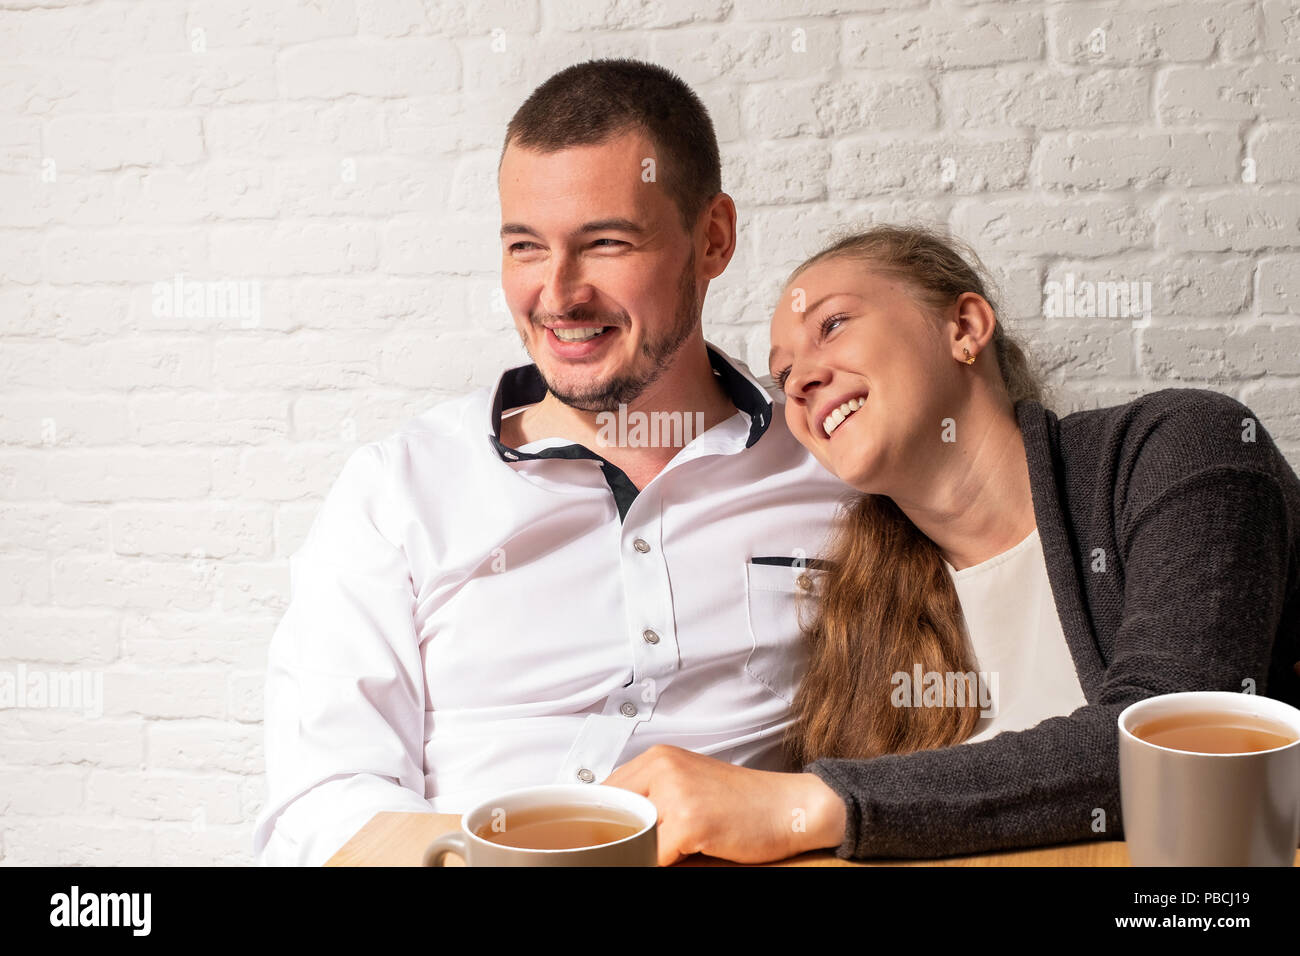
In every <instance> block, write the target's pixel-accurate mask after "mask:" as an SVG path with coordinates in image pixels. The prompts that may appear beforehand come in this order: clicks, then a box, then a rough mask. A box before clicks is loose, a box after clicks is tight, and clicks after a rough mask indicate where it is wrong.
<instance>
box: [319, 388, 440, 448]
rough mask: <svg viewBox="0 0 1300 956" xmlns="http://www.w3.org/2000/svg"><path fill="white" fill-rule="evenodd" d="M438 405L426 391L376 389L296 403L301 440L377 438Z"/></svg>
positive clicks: (360, 439) (321, 396)
mask: <svg viewBox="0 0 1300 956" xmlns="http://www.w3.org/2000/svg"><path fill="white" fill-rule="evenodd" d="M433 404H435V403H434V402H433V401H431V400H430V399H429V396H428V395H427V394H425V393H423V392H416V393H414V394H376V393H374V392H373V391H370V390H366V391H364V392H343V393H341V394H325V395H313V394H306V395H302V396H300V397H298V398H297V399H295V400H294V403H293V432H294V438H295V439H296V440H297V441H326V442H333V441H343V442H368V441H377V440H378V439H381V438H383V437H385V436H387V435H391V434H392V433H393V432H395V431H397V429H398V428H400V427H401V426H402V425H404V424H405V423H406V422H407V421H409V420H410V419H412V418H414V417H415V416H416V415H418V414H420V413H421V412H423V411H425V410H427V409H428V408H429V407H431V406H432V405H433Z"/></svg>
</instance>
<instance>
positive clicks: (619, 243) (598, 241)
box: [592, 239, 627, 246]
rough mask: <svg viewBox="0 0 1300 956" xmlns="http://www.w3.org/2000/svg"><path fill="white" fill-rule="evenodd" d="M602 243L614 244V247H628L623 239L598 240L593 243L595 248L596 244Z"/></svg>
mask: <svg viewBox="0 0 1300 956" xmlns="http://www.w3.org/2000/svg"><path fill="white" fill-rule="evenodd" d="M600 242H612V243H614V245H616V246H626V245H627V243H626V242H624V241H623V240H621V239H597V240H596V242H593V243H592V245H593V246H594V245H596V243H600Z"/></svg>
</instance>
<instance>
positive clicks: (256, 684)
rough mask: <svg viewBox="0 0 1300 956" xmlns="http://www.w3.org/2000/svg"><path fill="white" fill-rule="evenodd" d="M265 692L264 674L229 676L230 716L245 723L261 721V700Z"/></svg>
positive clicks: (260, 672) (259, 672)
mask: <svg viewBox="0 0 1300 956" xmlns="http://www.w3.org/2000/svg"><path fill="white" fill-rule="evenodd" d="M265 692H266V674H265V673H264V672H262V671H258V672H256V673H252V674H231V675H230V716H231V717H232V718H234V719H235V720H239V721H243V722H245V723H254V722H260V721H261V720H262V716H263V714H262V710H263V700H264V697H265Z"/></svg>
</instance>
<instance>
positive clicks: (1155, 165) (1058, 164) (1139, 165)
mask: <svg viewBox="0 0 1300 956" xmlns="http://www.w3.org/2000/svg"><path fill="white" fill-rule="evenodd" d="M1238 149H1239V145H1238V140H1237V137H1236V135H1235V134H1232V133H1228V132H1220V131H1207V132H1199V133H1191V132H1175V133H1132V132H1123V133H1112V132H1109V131H1090V132H1087V133H1047V134H1044V136H1043V137H1042V139H1041V140H1040V141H1039V144H1038V149H1037V151H1036V152H1035V154H1034V175H1035V178H1036V179H1037V181H1038V182H1040V183H1041V184H1042V185H1044V186H1046V187H1048V188H1061V187H1072V188H1075V189H1088V190H1101V189H1149V188H1151V187H1153V186H1213V185H1220V184H1226V183H1235V182H1237V181H1238V178H1239V175H1240V169H1239V168H1238V165H1237V153H1238Z"/></svg>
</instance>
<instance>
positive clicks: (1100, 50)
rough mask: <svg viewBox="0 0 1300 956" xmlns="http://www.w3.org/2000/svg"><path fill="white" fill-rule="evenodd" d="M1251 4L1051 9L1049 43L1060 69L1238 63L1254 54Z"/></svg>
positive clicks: (1176, 4) (1062, 6)
mask: <svg viewBox="0 0 1300 956" xmlns="http://www.w3.org/2000/svg"><path fill="white" fill-rule="evenodd" d="M1256 19H1257V18H1256V12H1255V5H1254V4H1253V3H1186V2H1180V3H1167V4H1164V5H1162V6H1144V7H1143V8H1142V9H1141V10H1134V9H1127V8H1125V7H1124V6H1122V5H1120V4H1117V3H1106V4H1091V3H1090V4H1086V5H1084V4H1079V5H1076V6H1069V5H1054V6H1052V7H1050V8H1049V10H1048V23H1049V32H1048V36H1049V42H1050V44H1051V47H1052V50H1053V53H1054V58H1055V59H1056V60H1058V61H1059V62H1062V63H1070V64H1086V65H1089V66H1092V65H1096V64H1102V63H1125V64H1130V63H1143V64H1145V63H1176V62H1200V61H1205V60H1208V59H1211V58H1212V57H1213V56H1214V55H1215V54H1216V52H1217V53H1220V54H1222V55H1224V56H1227V57H1241V56H1244V55H1246V54H1249V53H1253V52H1254V51H1255V49H1256V42H1257V36H1256V34H1257V30H1256Z"/></svg>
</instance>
